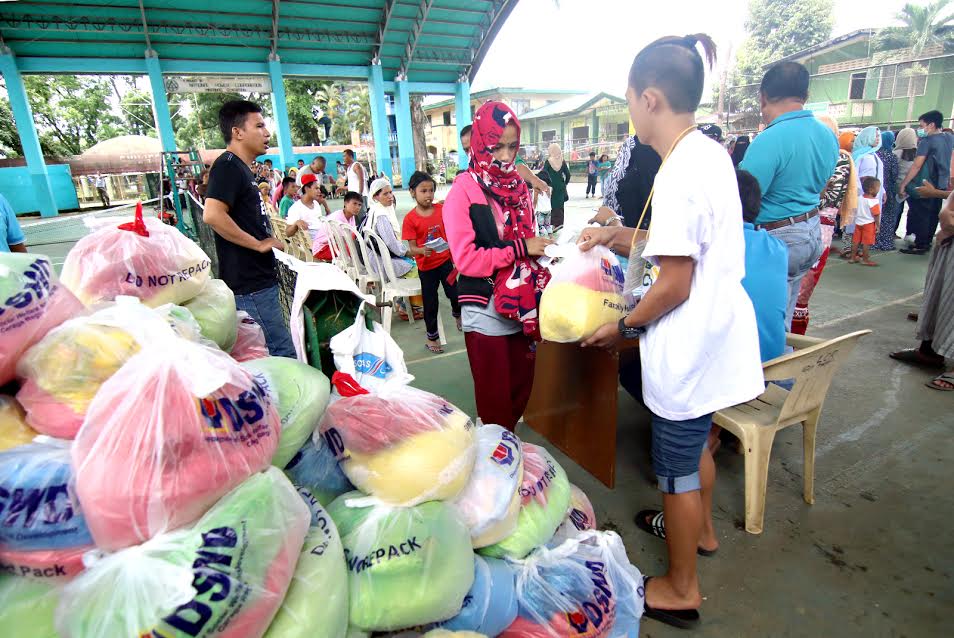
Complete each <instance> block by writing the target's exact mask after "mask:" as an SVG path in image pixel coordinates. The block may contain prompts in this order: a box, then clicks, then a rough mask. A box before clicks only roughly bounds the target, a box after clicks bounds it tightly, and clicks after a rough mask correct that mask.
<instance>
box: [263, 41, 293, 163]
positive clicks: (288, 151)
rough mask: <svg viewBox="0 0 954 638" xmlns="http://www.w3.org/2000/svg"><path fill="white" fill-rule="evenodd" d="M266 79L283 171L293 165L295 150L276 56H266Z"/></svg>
mask: <svg viewBox="0 0 954 638" xmlns="http://www.w3.org/2000/svg"><path fill="white" fill-rule="evenodd" d="M268 79H269V80H271V83H272V114H273V116H274V118H275V128H277V129H278V130H277V131H275V134H276V135H277V136H278V160H279V161H280V162H281V166H280V168H281V170H282V172H283V173H284V172H285V171H286V170H288V167H289V166H294V165H295V150H294V149H293V148H292V138H291V126H290V125H289V124H288V105H287V103H286V101H285V81H284V79H282V63H281V61H280V60H279V59H278V56H274V57H273V56H271V55H269V56H268Z"/></svg>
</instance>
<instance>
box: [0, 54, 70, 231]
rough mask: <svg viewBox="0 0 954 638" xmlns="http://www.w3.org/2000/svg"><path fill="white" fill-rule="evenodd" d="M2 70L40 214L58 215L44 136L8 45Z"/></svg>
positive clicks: (0, 59)
mask: <svg viewBox="0 0 954 638" xmlns="http://www.w3.org/2000/svg"><path fill="white" fill-rule="evenodd" d="M0 73H3V79H4V82H6V85H7V97H8V98H9V99H10V109H11V110H12V111H13V120H14V122H15V124H16V126H17V133H18V134H19V135H20V145H21V146H23V156H24V157H26V161H27V170H28V171H29V173H30V180H31V182H32V186H33V190H34V193H35V196H36V202H37V206H38V208H39V209H40V215H42V216H43V217H54V216H56V214H57V212H58V211H57V208H56V200H55V199H54V197H53V186H52V185H51V184H50V174H49V172H48V171H47V169H46V162H44V161H43V151H42V150H41V149H40V138H39V137H37V134H36V124H35V123H34V121H33V109H31V108H30V101H29V100H28V99H27V94H26V88H25V87H24V86H23V77H22V76H21V75H20V70H19V69H18V68H17V61H16V58H15V57H14V55H13V52H12V51H10V49H8V48H6V47H2V48H0Z"/></svg>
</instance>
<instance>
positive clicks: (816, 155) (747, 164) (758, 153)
mask: <svg viewBox="0 0 954 638" xmlns="http://www.w3.org/2000/svg"><path fill="white" fill-rule="evenodd" d="M808 79H809V77H808V69H806V68H805V67H804V66H802V65H801V64H798V63H797V62H780V63H779V64H776V65H775V66H773V67H772V68H771V69H769V70H768V72H766V74H765V77H763V78H762V84H761V87H760V88H759V93H760V98H761V102H762V120H763V121H764V122H765V125H766V129H765V131H763V132H762V133H761V134H760V135H759V136H758V137H757V138H755V141H754V142H752V145H751V146H749V150H748V152H747V153H746V155H745V159H744V160H742V162H741V164H739V168H741V169H743V170H746V171H748V172H749V173H751V174H752V175H753V176H755V179H757V180H758V182H759V186H760V187H761V189H762V208H761V210H760V211H759V215H758V217H757V218H756V220H755V227H756V228H759V229H765V230H767V231H768V232H769V233H770V234H772V235H774V236H775V237H777V238H778V239H781V240H782V241H783V242H785V244H786V245H787V246H788V286H787V292H788V306H787V309H786V312H785V325H786V326H787V327H788V326H791V323H792V314H793V313H794V312H795V302H796V300H797V299H798V289H799V285H800V284H801V281H802V278H803V277H804V276H805V273H806V272H808V271H809V269H810V268H811V267H812V265H813V264H814V263H815V262H816V261H818V258H819V257H821V254H822V250H823V248H824V247H823V246H822V239H821V226H820V220H819V218H818V200H819V196H820V195H821V192H822V191H823V190H824V189H825V185H826V184H827V183H828V180H829V179H830V178H831V176H832V174H833V173H834V172H835V163H836V162H837V161H838V140H837V139H835V136H834V135H833V134H832V132H831V129H829V128H828V127H827V126H825V125H824V124H822V123H821V122H819V121H818V120H816V119H815V116H814V114H813V113H812V112H811V111H806V110H805V108H804V107H805V101H806V100H807V99H808Z"/></svg>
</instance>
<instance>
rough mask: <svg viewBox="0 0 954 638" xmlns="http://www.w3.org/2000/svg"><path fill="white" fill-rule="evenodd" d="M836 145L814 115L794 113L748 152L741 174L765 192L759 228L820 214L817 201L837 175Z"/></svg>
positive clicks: (779, 121)
mask: <svg viewBox="0 0 954 638" xmlns="http://www.w3.org/2000/svg"><path fill="white" fill-rule="evenodd" d="M837 161H838V140H837V139H835V135H834V134H833V133H832V132H831V129H830V128H828V127H827V126H825V125H824V124H822V123H821V122H819V121H818V120H817V119H815V116H814V114H812V112H811V111H791V112H789V113H785V114H784V115H780V116H778V117H777V118H775V120H774V121H773V122H772V123H771V124H769V126H768V128H766V129H765V130H764V131H763V132H762V133H761V134H760V135H759V136H758V137H756V138H755V141H753V142H752V144H751V145H750V146H749V150H748V151H747V152H746V154H745V159H743V160H742V162H741V163H740V164H739V168H741V169H743V170H746V171H748V172H750V173H752V175H754V176H755V179H757V180H758V182H759V186H760V187H761V188H762V210H761V211H759V216H758V218H757V219H756V220H755V221H756V223H758V224H765V223H768V222H773V221H778V220H780V219H786V218H788V217H794V216H795V215H802V214H804V213H807V212H809V211H811V210H812V209H813V208H818V198H819V196H820V195H821V192H822V191H823V190H825V185H826V184H827V183H828V180H829V179H830V178H831V176H832V174H833V173H834V172H835V163H836V162H837Z"/></svg>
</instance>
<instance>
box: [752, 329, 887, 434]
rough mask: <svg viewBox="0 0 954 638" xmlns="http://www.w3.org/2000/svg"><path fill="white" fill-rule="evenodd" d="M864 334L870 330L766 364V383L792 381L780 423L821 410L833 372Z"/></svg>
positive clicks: (836, 339)
mask: <svg viewBox="0 0 954 638" xmlns="http://www.w3.org/2000/svg"><path fill="white" fill-rule="evenodd" d="M867 334H871V331H870V330H859V331H857V332H852V333H850V334H846V335H842V336H841V337H837V338H835V339H830V340H828V341H823V342H821V343H819V344H817V345H814V346H810V347H808V348H805V349H803V350H796V351H795V352H792V353H789V354H786V355H783V356H781V357H778V358H776V359H772V360H771V361H766V362H765V364H764V366H763V372H764V374H765V380H766V381H782V380H785V379H793V380H794V385H793V386H792V389H791V390H790V391H789V393H788V397H787V398H786V399H785V403H784V404H783V405H782V410H781V413H780V414H779V421H785V420H787V419H790V418H792V417H797V416H802V415H804V414H807V413H809V412H811V411H812V410H816V409H818V408H820V407H821V405H822V403H824V402H825V396H826V395H827V394H828V386H830V385H831V381H832V379H833V378H834V376H835V372H837V371H838V368H840V367H841V366H842V364H844V363H845V361H846V360H847V359H848V356H849V355H850V354H851V351H852V350H854V349H855V346H856V345H858V340H859V339H861V338H862V337H863V336H865V335H867Z"/></svg>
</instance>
